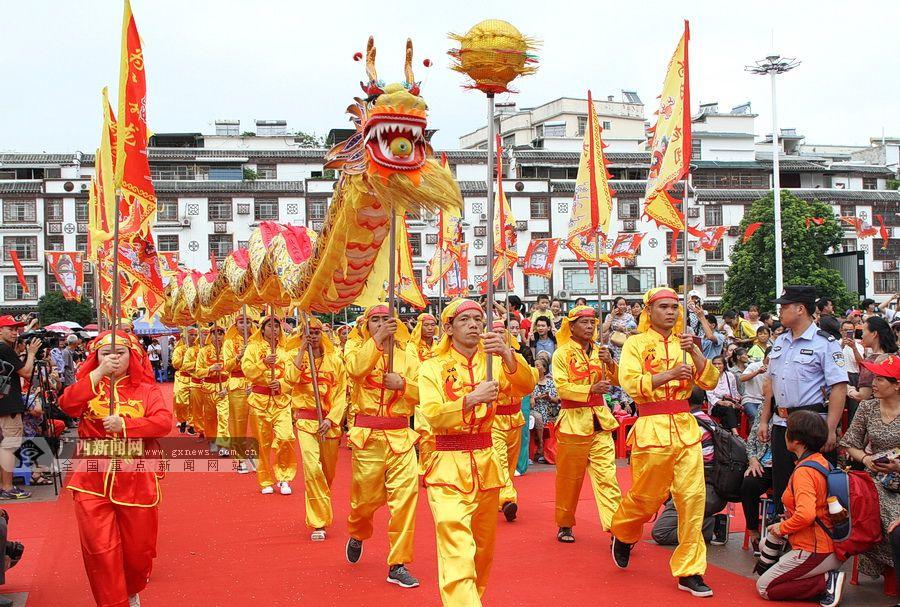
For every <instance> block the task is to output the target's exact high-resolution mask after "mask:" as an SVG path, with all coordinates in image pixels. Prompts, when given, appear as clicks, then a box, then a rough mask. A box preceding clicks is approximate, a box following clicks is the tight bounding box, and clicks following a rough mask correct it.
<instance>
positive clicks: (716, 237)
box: [688, 226, 728, 253]
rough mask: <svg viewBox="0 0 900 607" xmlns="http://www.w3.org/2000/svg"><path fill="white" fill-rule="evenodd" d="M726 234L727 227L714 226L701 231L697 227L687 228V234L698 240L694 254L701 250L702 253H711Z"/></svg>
mask: <svg viewBox="0 0 900 607" xmlns="http://www.w3.org/2000/svg"><path fill="white" fill-rule="evenodd" d="M726 232H728V226H714V227H711V228H703V229H700V228H699V227H689V228H688V233H689V234H690V235H691V236H696V237H697V238H698V239H699V240H698V241H697V245H696V246H695V247H694V253H696V252H698V251H700V250H701V249H702V250H703V251H712V250H713V249H715V248H716V247H717V246H719V241H720V240H722V237H723V236H725V233H726Z"/></svg>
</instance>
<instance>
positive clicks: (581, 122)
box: [578, 116, 588, 137]
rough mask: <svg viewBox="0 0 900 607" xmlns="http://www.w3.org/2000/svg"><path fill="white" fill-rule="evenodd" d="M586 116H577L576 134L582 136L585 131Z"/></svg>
mask: <svg viewBox="0 0 900 607" xmlns="http://www.w3.org/2000/svg"><path fill="white" fill-rule="evenodd" d="M587 123H588V117H587V116H579V117H578V136H579V137H584V134H585V133H586V132H587Z"/></svg>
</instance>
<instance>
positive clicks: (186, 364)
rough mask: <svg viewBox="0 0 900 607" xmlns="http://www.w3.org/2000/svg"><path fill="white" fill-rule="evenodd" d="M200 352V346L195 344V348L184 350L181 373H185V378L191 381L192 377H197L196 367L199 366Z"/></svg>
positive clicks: (188, 347)
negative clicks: (198, 354) (198, 356)
mask: <svg viewBox="0 0 900 607" xmlns="http://www.w3.org/2000/svg"><path fill="white" fill-rule="evenodd" d="M199 351H200V344H199V343H194V345H193V346H187V347H185V350H184V358H183V359H182V363H181V372H182V373H184V376H185V378H186V379H187V380H188V381H190V379H191V378H192V377H196V376H195V375H194V371H195V368H194V367H195V366H196V364H197V353H198V352H199Z"/></svg>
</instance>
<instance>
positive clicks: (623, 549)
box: [612, 537, 634, 569]
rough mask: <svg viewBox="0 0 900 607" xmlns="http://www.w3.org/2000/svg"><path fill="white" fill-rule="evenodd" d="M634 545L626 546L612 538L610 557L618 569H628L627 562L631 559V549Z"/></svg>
mask: <svg viewBox="0 0 900 607" xmlns="http://www.w3.org/2000/svg"><path fill="white" fill-rule="evenodd" d="M633 547H634V544H626V543H625V542H623V541H621V540H618V539H616V538H615V537H613V540H612V557H613V561H615V563H616V567H618V568H619V569H625V568H626V567H628V561H629V560H630V559H631V549H632V548H633Z"/></svg>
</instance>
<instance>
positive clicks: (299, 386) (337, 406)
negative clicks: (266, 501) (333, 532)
mask: <svg viewBox="0 0 900 607" xmlns="http://www.w3.org/2000/svg"><path fill="white" fill-rule="evenodd" d="M309 326H310V328H316V327H317V328H319V329H321V328H322V322H321V321H320V320H318V319H316V318H313V319H311V320H310V323H309ZM321 339H322V342H321V343H322V354H321V356H316V360H315V365H316V381H317V383H318V386H319V397H320V403H321V406H322V416H323V419H325V418H327V419H328V420H330V421H331V429H330V430H328V432H327V433H326V434H325V436H324V437H322V438H321V439H320V438H319V437H318V435H317V431H318V429H319V421H318V417H317V413H316V395H315V392H314V391H313V380H312V369H311V368H310V365H309V355H308V354H306V355H305V356H304V357H303V362H302V363H301V365H300V367H299V368H298V367H297V365H296V361H292V362H291V364H290V365H289V366H288V368H287V379H288V384H290V385H291V386H292V388H293V395H292V396H293V409H294V418H295V419H296V421H295V422H294V426H295V427H296V428H297V436H298V438H299V439H300V456H301V461H302V462H303V487H304V493H305V495H306V526H307V527H309V528H310V529H324V528H325V527H328V526H329V525H331V522H332V519H333V515H334V513H333V510H332V507H331V483H332V482H333V481H334V472H335V468H336V467H337V456H338V447H339V446H340V443H341V423H342V422H343V419H344V414H345V413H346V411H347V374H346V371H345V370H344V364H343V363H342V362H341V358H340V356H339V355H338V353H337V351H336V350H335V348H334V345H333V344H332V343H331V340H329V339H328V337H327V336H326V335H325V333H324V332H323V333H322V338H321Z"/></svg>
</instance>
